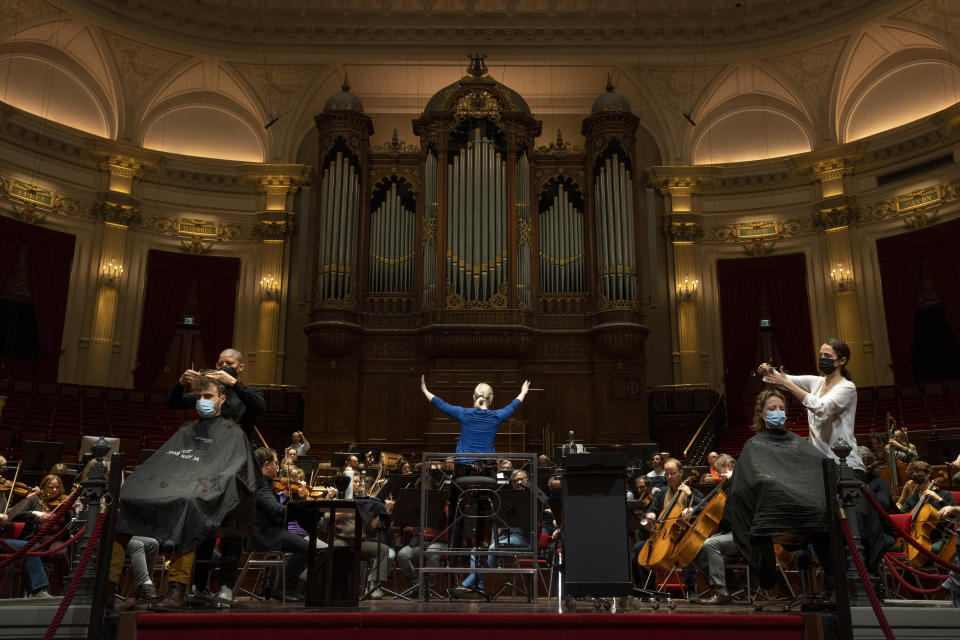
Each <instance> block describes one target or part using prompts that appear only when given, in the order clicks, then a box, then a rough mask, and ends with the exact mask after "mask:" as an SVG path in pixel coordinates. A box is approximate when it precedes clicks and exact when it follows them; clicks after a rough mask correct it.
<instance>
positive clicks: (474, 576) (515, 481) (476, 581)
mask: <svg viewBox="0 0 960 640" xmlns="http://www.w3.org/2000/svg"><path fill="white" fill-rule="evenodd" d="M528 483H529V476H527V472H526V471H524V470H523V469H514V470H513V471H512V472H511V474H510V488H511V489H514V490H523V489H525V488H526V487H527V486H528ZM541 519H542V518H541ZM532 538H533V532H532V531H530V530H529V529H527V528H525V527H502V528H500V529H499V530H498V531H497V536H496V539H494V540H491V541H490V544H489V546H488V547H487V549H491V550H492V549H509V548H511V547H513V548H517V549H523V548H527V549H529V548H530V541H531V539H532ZM477 561H478V560H477V557H476V556H471V557H470V566H471V567H475V566H477ZM495 564H496V557H495V556H487V566H488V567H493V566H494V565H495ZM473 591H483V574H482V573H471V574H470V575H468V576H467V578H466V579H465V580H464V581H463V582H462V583H460V586H459V587H457V588H456V589H454V596H458V595H465V594H467V593H470V592H473Z"/></svg>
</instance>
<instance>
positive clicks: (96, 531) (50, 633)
mask: <svg viewBox="0 0 960 640" xmlns="http://www.w3.org/2000/svg"><path fill="white" fill-rule="evenodd" d="M104 520H106V517H105V516H104V514H103V513H98V514H97V521H96V522H95V523H94V525H93V531H92V532H91V533H90V539H89V540H87V546H86V548H84V550H83V555H82V556H81V557H80V563H79V564H78V565H77V568H76V570H75V571H74V573H73V578H72V579H71V580H70V586H69V587H67V591H66V593H64V594H63V600H61V601H60V606H59V607H57V613H56V614H55V615H54V616H53V620H51V621H50V626H49V627H47V632H46V633H45V634H44V635H43V640H53V637H54V636H55V635H57V629H59V628H60V623H61V622H63V616H65V615H66V613H67V609H68V608H69V607H70V603H71V602H72V601H73V596H74V595H75V594H76V593H77V588H78V587H79V586H80V582H81V581H82V580H83V574H84V573H85V572H86V570H87V565H88V564H89V563H90V558H91V556H93V551H94V550H95V549H96V548H97V547H98V546H100V533H101V532H102V531H103V521H104Z"/></svg>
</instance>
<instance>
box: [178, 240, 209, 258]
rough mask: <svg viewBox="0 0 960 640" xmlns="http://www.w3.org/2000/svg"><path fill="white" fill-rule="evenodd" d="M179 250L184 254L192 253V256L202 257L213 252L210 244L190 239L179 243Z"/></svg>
mask: <svg viewBox="0 0 960 640" xmlns="http://www.w3.org/2000/svg"><path fill="white" fill-rule="evenodd" d="M180 250H181V251H183V252H184V253H192V254H193V255H202V254H205V253H211V252H212V251H213V243H212V242H204V241H203V240H201V239H200V238H191V239H189V240H181V241H180Z"/></svg>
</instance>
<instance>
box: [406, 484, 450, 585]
mask: <svg viewBox="0 0 960 640" xmlns="http://www.w3.org/2000/svg"><path fill="white" fill-rule="evenodd" d="M448 500H449V491H441V490H430V491H428V492H427V527H428V528H432V529H436V530H440V529H442V528H443V508H444V507H445V506H446V504H447V501H448ZM420 509H421V506H420V489H414V488H408V489H400V491H399V492H398V494H397V498H396V502H395V503H394V505H393V514H392V516H393V522H394V524H395V525H396V527H397V528H398V529H400V530H403V529H405V528H406V527H413V528H415V529H419V528H420ZM432 542H433V540H429V541H428V540H427V539H426V536H425V535H424V534H423V532H422V531H421V532H420V554H421V558H422V556H423V554H424V553H426V550H427V548H428V547H429V546H430V544H431V543H432ZM421 565H422V560H421ZM423 582H424V580H423V574H422V573H421V574H420V577H419V579H418V584H415V585H411V586H409V587H407V588H406V589H404V590H403V591H401V592H400V593H398V594H397V595H395V596H394V598H393V599H394V600H396V599H397V598H403V599H404V600H409V599H410V594H412V593H413V590H414V589H416V588H417V586H422V585H423ZM431 594H432V595H434V596H436V597H437V598H438V599H442V598H443V596H441V595H440V594H439V593H437V592H436V591H434V590H433V589H429V588H428V589H427V597H428V598H429V596H430V595H431Z"/></svg>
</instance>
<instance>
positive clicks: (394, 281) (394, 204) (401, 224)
mask: <svg viewBox="0 0 960 640" xmlns="http://www.w3.org/2000/svg"><path fill="white" fill-rule="evenodd" d="M414 215H415V212H413V211H410V210H409V209H407V208H406V207H405V206H404V204H403V200H402V199H401V197H400V194H398V193H397V183H396V182H393V183H392V184H391V185H390V191H389V193H388V194H386V197H384V199H383V202H382V203H381V204H380V206H379V207H378V208H377V210H376V211H375V212H374V213H373V214H372V215H371V220H370V258H369V264H370V267H369V277H368V281H367V282H368V284H367V287H368V289H369V290H370V291H371V292H373V293H391V292H407V291H410V290H411V288H412V284H413V283H412V281H411V278H412V273H413V272H412V270H411V268H410V265H411V263H412V261H413V232H414V228H413V216H414Z"/></svg>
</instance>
